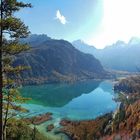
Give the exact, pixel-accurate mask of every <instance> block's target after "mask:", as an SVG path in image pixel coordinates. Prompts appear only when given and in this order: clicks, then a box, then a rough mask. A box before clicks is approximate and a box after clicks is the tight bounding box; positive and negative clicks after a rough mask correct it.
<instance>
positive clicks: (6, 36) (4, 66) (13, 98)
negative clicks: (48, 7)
mask: <svg viewBox="0 0 140 140" xmlns="http://www.w3.org/2000/svg"><path fill="white" fill-rule="evenodd" d="M25 7H31V4H25V3H23V2H19V1H18V0H1V3H0V16H1V19H0V140H3V139H5V128H6V124H7V121H8V119H10V118H11V117H13V116H14V115H15V114H14V111H13V110H16V111H21V110H22V108H20V107H19V106H17V105H16V104H15V103H16V102H23V101H24V100H25V98H23V97H22V96H21V95H20V93H19V91H18V84H17V83H16V81H17V80H16V79H17V78H18V75H19V74H20V72H21V71H22V70H24V69H25V68H26V67H25V66H15V67H14V66H13V65H12V63H13V61H14V58H15V56H16V55H17V54H19V53H21V52H23V51H26V50H28V49H29V47H28V45H26V44H20V43H19V39H20V38H24V37H27V36H28V34H29V31H28V27H27V26H25V24H24V23H23V22H22V21H21V20H20V19H19V18H17V17H15V16H14V14H15V12H17V11H19V10H20V9H21V8H25ZM9 110H10V111H9ZM11 110H12V111H11Z"/></svg>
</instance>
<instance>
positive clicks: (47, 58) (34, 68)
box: [14, 35, 107, 84]
mask: <svg viewBox="0 0 140 140" xmlns="http://www.w3.org/2000/svg"><path fill="white" fill-rule="evenodd" d="M21 42H22V43H28V44H29V45H30V46H31V50H30V51H28V52H26V53H22V54H20V55H18V56H17V57H16V59H15V62H14V65H25V66H29V67H30V68H31V69H30V70H26V71H24V72H22V74H21V78H22V80H23V83H26V84H35V83H44V82H70V81H77V80H84V79H95V78H98V79H100V78H106V77H107V72H106V71H105V70H104V69H103V67H102V65H101V64H100V62H99V60H97V59H96V58H95V57H94V56H92V55H90V54H85V53H82V52H80V51H78V50H77V49H75V48H74V47H73V45H72V44H71V43H69V42H68V41H65V40H55V39H51V38H49V37H48V36H46V35H33V36H30V37H29V38H27V39H24V40H21Z"/></svg>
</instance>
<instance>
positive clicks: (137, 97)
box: [60, 76, 140, 140]
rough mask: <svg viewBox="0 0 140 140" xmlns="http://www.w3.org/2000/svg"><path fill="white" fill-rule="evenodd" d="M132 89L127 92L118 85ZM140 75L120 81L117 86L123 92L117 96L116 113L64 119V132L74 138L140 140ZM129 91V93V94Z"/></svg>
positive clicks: (84, 139)
mask: <svg viewBox="0 0 140 140" xmlns="http://www.w3.org/2000/svg"><path fill="white" fill-rule="evenodd" d="M126 81H127V82H126ZM122 84H123V85H124V87H125V86H127V87H129V89H132V90H131V91H129V92H127V91H124V92H123V94H122V93H121V92H122V88H119V86H118V85H122ZM139 85H140V76H134V77H129V78H126V79H123V81H122V80H121V81H119V82H118V83H117V84H116V85H115V87H118V88H117V90H118V92H120V94H122V95H121V96H119V97H118V98H117V101H121V104H120V106H119V107H118V109H117V110H116V111H115V112H114V113H109V114H106V115H104V116H101V117H98V118H96V119H95V120H88V121H70V120H66V119H64V120H62V121H61V123H60V124H61V125H62V126H63V128H62V129H61V131H62V132H64V133H66V134H67V135H69V136H70V137H71V139H72V140H91V139H92V140H131V139H132V140H139V139H140V90H139ZM128 93H129V94H128Z"/></svg>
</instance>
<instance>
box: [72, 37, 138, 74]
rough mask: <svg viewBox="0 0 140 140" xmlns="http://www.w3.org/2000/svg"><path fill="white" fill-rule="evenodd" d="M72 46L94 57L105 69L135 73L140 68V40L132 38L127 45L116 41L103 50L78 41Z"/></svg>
mask: <svg viewBox="0 0 140 140" xmlns="http://www.w3.org/2000/svg"><path fill="white" fill-rule="evenodd" d="M72 44H73V45H74V46H75V48H77V49H78V50H80V51H82V52H84V53H89V54H92V55H94V56H95V57H96V58H97V59H99V60H100V62H101V64H102V65H103V66H104V67H105V68H107V69H114V70H123V71H129V72H137V70H138V68H140V55H139V53H140V38H136V37H133V38H131V39H130V41H129V42H128V43H125V42H123V41H117V42H116V43H114V44H112V45H110V46H107V47H106V48H104V49H96V48H95V47H94V46H92V47H91V46H90V45H88V44H85V43H83V42H81V41H80V40H77V41H74V42H73V43H72Z"/></svg>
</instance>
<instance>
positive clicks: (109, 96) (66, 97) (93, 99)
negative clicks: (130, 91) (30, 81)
mask: <svg viewBox="0 0 140 140" xmlns="http://www.w3.org/2000/svg"><path fill="white" fill-rule="evenodd" d="M112 88H113V85H112V82H110V81H93V80H90V81H84V82H77V83H72V84H48V85H40V86H26V87H23V88H22V90H21V92H22V94H23V95H24V96H25V97H30V98H32V100H31V101H29V102H28V103H26V104H23V106H24V107H26V108H27V109H29V111H30V115H36V114H42V113H46V112H52V113H53V116H54V118H55V119H58V120H60V119H62V118H68V119H72V120H87V119H94V118H96V117H97V116H100V115H103V114H105V113H108V112H111V111H114V110H115V109H116V108H117V103H116V102H115V101H114V100H113V98H114V96H115V94H114V91H113V90H112Z"/></svg>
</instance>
